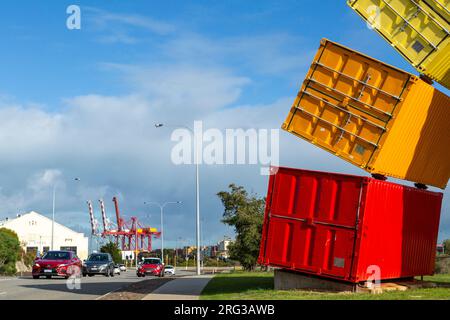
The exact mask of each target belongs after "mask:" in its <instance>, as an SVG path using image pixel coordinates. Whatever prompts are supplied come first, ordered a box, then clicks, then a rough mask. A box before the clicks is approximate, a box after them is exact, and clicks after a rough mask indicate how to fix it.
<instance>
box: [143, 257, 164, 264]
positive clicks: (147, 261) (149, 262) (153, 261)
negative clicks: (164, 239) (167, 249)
mask: <svg viewBox="0 0 450 320" xmlns="http://www.w3.org/2000/svg"><path fill="white" fill-rule="evenodd" d="M160 263H161V260H159V259H157V258H152V259H144V261H143V264H160Z"/></svg>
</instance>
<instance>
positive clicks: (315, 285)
mask: <svg viewBox="0 0 450 320" xmlns="http://www.w3.org/2000/svg"><path fill="white" fill-rule="evenodd" d="M274 286H275V290H313V291H331V292H349V291H350V292H353V291H355V287H356V286H355V285H354V284H352V283H347V282H341V281H336V280H331V279H326V278H319V277H315V276H312V275H307V274H302V273H297V272H291V271H287V270H282V269H275V277H274Z"/></svg>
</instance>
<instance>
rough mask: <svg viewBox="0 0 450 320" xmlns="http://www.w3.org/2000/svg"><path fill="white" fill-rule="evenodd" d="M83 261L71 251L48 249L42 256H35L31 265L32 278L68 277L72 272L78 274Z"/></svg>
mask: <svg viewBox="0 0 450 320" xmlns="http://www.w3.org/2000/svg"><path fill="white" fill-rule="evenodd" d="M82 267H83V263H82V262H81V260H80V259H79V258H78V257H77V255H76V254H75V253H74V252H72V251H48V252H47V253H46V254H45V255H44V256H43V257H42V258H36V260H35V261H34V265H33V271H32V274H33V279H39V277H41V276H45V277H46V278H47V279H50V278H51V277H52V276H58V277H64V278H66V279H67V278H69V277H70V276H71V275H73V274H80V273H81V268H82Z"/></svg>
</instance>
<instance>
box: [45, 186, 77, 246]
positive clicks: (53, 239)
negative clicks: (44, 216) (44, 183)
mask: <svg viewBox="0 0 450 320" xmlns="http://www.w3.org/2000/svg"><path fill="white" fill-rule="evenodd" d="M74 181H77V182H78V181H81V179H80V178H75V179H74ZM56 184H57V183H56V182H55V183H54V184H53V201H52V246H51V247H52V250H54V244H55V205H56Z"/></svg>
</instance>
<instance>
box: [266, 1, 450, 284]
mask: <svg viewBox="0 0 450 320" xmlns="http://www.w3.org/2000/svg"><path fill="white" fill-rule="evenodd" d="M348 4H349V6H350V7H351V8H352V9H353V10H355V11H356V12H357V13H358V14H359V15H360V16H361V17H363V19H365V20H366V21H367V22H368V24H369V25H370V26H371V27H372V28H374V29H375V30H376V31H377V32H378V33H379V34H381V35H382V36H383V37H384V38H385V39H386V41H388V42H389V44H391V45H392V46H393V47H394V48H395V49H396V50H397V51H399V52H400V53H401V54H402V55H403V56H404V57H405V58H406V59H407V60H408V61H409V62H410V63H411V64H412V65H413V66H414V67H415V68H416V69H417V70H418V71H419V72H420V73H422V76H421V77H418V76H415V75H412V74H410V73H408V72H405V71H403V70H400V69H397V68H395V67H393V66H390V65H388V64H385V63H383V62H380V61H378V60H376V59H374V58H371V57H369V56H366V55H364V54H361V53H359V52H356V51H354V50H352V49H349V48H347V47H344V46H342V45H340V44H337V43H334V42H332V41H329V40H326V39H323V40H322V42H321V45H320V48H319V50H318V52H317V54H316V56H315V58H314V60H313V63H312V65H311V68H310V69H309V71H308V73H307V76H306V79H305V80H304V82H303V84H302V86H301V88H300V91H299V93H298V95H297V98H296V99H295V101H294V104H293V105H292V107H291V109H290V112H289V114H288V116H287V118H286V121H285V122H284V123H283V125H282V129H284V130H286V131H288V132H290V133H292V134H294V135H296V136H298V137H300V138H302V139H304V140H306V141H308V142H310V143H312V144H314V145H316V146H318V147H320V148H322V149H324V150H326V151H328V152H330V153H332V154H334V155H336V156H337V157H340V158H342V159H344V160H346V161H348V162H350V163H352V164H354V165H356V166H358V167H360V168H361V169H364V170H365V171H367V172H369V173H371V174H372V175H373V176H374V177H375V178H377V179H374V178H368V177H358V176H350V175H342V174H332V173H323V172H315V171H307V170H299V169H287V168H274V174H273V175H272V176H271V177H270V181H269V190H268V195H267V203H266V212H265V218H264V227H263V233H262V240H261V247H260V255H259V259H258V261H259V263H260V264H262V265H270V266H275V267H279V268H284V269H288V270H292V271H297V272H302V273H309V274H315V275H320V276H322V277H327V278H333V279H339V280H344V281H347V282H351V283H358V282H362V281H366V280H368V279H369V276H370V270H373V268H372V267H375V268H379V270H380V272H381V274H380V278H381V279H380V280H382V279H398V278H411V277H414V276H418V275H431V274H433V273H434V262H435V250H436V243H437V236H438V228H439V218H440V210H441V204H442V197H443V195H442V193H437V192H430V191H426V190H421V189H425V188H426V185H430V186H434V187H438V188H441V189H445V187H446V185H447V182H448V180H449V178H450V148H449V146H450V98H449V97H448V96H447V95H446V94H444V93H443V92H440V91H439V90H437V89H435V88H434V87H433V86H432V85H431V84H432V82H431V80H430V79H433V80H436V81H438V82H439V83H441V84H442V85H444V86H446V87H447V88H450V75H449V67H450V61H449V59H450V57H449V53H450V52H449V51H450V46H449V42H450V38H449V33H448V29H449V17H450V15H449V8H450V0H349V1H348ZM385 176H388V177H395V178H399V179H403V180H409V181H412V182H415V183H416V187H417V188H413V187H407V186H403V185H400V184H394V183H390V182H386V181H384V180H385Z"/></svg>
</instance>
